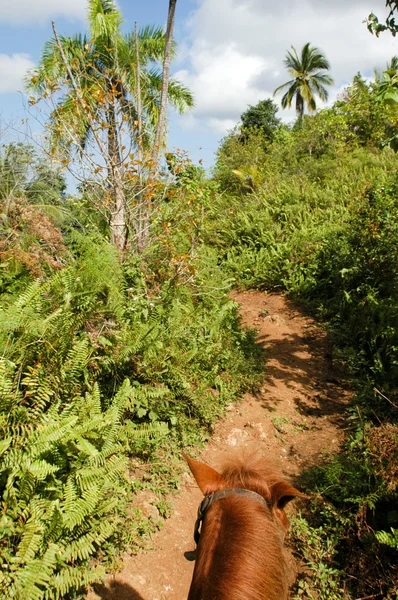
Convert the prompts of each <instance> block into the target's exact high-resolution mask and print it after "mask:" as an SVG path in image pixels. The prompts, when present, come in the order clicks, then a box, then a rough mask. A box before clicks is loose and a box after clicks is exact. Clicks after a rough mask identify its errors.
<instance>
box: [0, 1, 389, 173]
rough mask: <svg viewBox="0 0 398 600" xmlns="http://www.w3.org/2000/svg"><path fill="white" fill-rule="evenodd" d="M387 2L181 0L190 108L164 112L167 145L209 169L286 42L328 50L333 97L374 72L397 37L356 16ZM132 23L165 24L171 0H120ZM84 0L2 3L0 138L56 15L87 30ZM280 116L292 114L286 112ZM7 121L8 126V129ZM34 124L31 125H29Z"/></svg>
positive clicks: (179, 35)
mask: <svg viewBox="0 0 398 600" xmlns="http://www.w3.org/2000/svg"><path fill="white" fill-rule="evenodd" d="M384 5H385V1H384V0H333V1H332V0H285V1H284V2H279V3H276V2H275V1H274V0H178V1H177V10H176V24H175V38H176V40H177V42H178V44H179V54H178V56H177V59H176V61H175V63H174V64H173V74H174V76H175V77H177V78H178V79H180V80H181V81H182V82H183V83H184V84H185V85H187V86H188V87H190V89H191V90H192V91H193V93H194V96H195V102H196V106H195V109H194V110H193V111H192V112H191V113H190V114H188V115H185V116H182V117H181V116H179V115H176V114H171V116H170V135H169V147H170V148H173V147H179V148H181V149H184V150H188V151H189V152H190V154H191V157H192V159H193V160H195V161H197V160H199V159H200V158H202V159H203V160H204V165H205V166H206V167H210V166H211V165H212V163H213V161H214V152H215V151H216V149H217V146H218V144H219V141H220V139H221V138H222V137H223V135H225V132H226V131H227V130H228V129H230V128H231V127H233V126H234V124H236V123H237V122H238V121H239V116H240V114H241V113H242V112H243V111H244V110H246V108H247V106H248V105H250V104H256V103H257V102H258V101H259V100H261V99H264V98H268V97H272V93H273V90H274V89H275V88H276V87H277V86H278V85H280V84H281V83H283V82H284V81H286V80H287V74H286V72H285V70H284V65H283V58H284V56H285V54H286V50H287V49H289V48H290V45H291V44H293V45H294V46H295V47H297V48H298V49H300V48H301V47H302V46H303V45H304V44H305V43H306V42H308V41H309V42H311V43H312V44H313V45H315V46H317V47H319V48H320V49H321V50H322V51H324V52H325V54H326V56H327V58H328V59H329V61H330V63H331V67H332V69H331V74H332V76H333V77H334V81H335V84H334V86H333V87H332V88H331V90H330V101H333V100H334V99H335V98H336V97H337V96H338V94H339V93H340V92H341V91H342V90H343V88H344V86H345V85H347V84H348V83H349V82H350V81H351V80H352V77H353V76H354V75H355V74H356V73H357V72H358V71H361V72H362V73H363V74H364V75H366V76H371V74H372V71H373V69H374V68H378V69H382V68H383V67H384V66H385V64H386V62H387V61H388V60H390V59H391V57H392V56H393V55H394V54H398V39H395V38H393V37H392V36H391V35H390V34H388V33H385V34H383V35H381V36H380V38H379V39H377V38H375V37H374V36H371V35H370V34H369V33H368V32H367V30H366V26H365V25H364V24H363V22H362V21H363V20H364V19H365V18H366V16H367V15H368V14H369V13H370V12H371V11H372V10H373V11H374V12H376V13H377V14H378V15H379V16H380V17H383V15H385V7H384ZM118 6H119V8H120V10H121V12H122V15H123V17H124V20H125V24H124V27H125V28H126V30H131V29H133V27H134V21H135V20H137V21H138V23H139V24H140V25H145V24H160V25H164V24H165V21H166V18H167V9H168V0H144V1H131V0H118ZM85 7H86V3H85V1H84V0H8V2H7V3H6V5H5V6H3V7H2V10H1V11H0V136H1V143H6V142H8V141H11V139H13V138H15V136H16V135H17V133H16V132H17V131H18V130H19V131H21V130H22V131H23V130H24V128H26V125H24V124H22V123H21V120H22V119H23V118H24V117H25V116H26V115H25V114H24V110H23V101H22V100H23V96H22V94H21V93H20V92H17V90H22V89H23V86H22V83H21V79H22V76H23V73H24V72H25V71H26V69H27V68H28V67H32V66H33V65H34V64H36V63H37V61H38V59H39V57H40V53H41V50H42V47H43V44H44V42H45V41H46V40H47V39H49V38H50V37H51V36H52V30H51V20H52V19H54V20H55V22H56V25H57V29H58V31H59V33H61V34H63V35H68V34H73V33H76V32H79V31H84V30H85V28H86V23H85ZM280 116H282V117H283V118H284V120H286V121H289V120H291V119H292V118H294V114H293V113H292V112H291V111H290V112H289V111H288V112H286V111H284V112H281V113H280ZM10 124H11V126H10ZM32 127H33V129H35V127H36V128H37V126H33V125H32Z"/></svg>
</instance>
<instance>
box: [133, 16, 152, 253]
mask: <svg viewBox="0 0 398 600" xmlns="http://www.w3.org/2000/svg"><path fill="white" fill-rule="evenodd" d="M135 60H136V69H135V78H136V105H137V156H138V163H139V164H138V188H139V190H138V196H137V227H136V231H137V250H138V252H139V253H141V252H142V250H143V249H144V245H145V238H146V232H145V213H146V209H145V198H144V194H143V193H142V164H143V152H142V101H141V65H140V51H139V40H138V25H137V21H136V22H135ZM146 201H147V202H150V199H149V198H148V199H147V200H146Z"/></svg>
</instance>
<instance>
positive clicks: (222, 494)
mask: <svg viewBox="0 0 398 600" xmlns="http://www.w3.org/2000/svg"><path fill="white" fill-rule="evenodd" d="M227 496H246V498H251V499H252V500H255V501H256V502H259V503H260V504H262V505H263V506H265V507H266V508H269V504H268V502H267V501H266V500H264V498H263V497H262V496H260V494H257V492H252V491H251V490H245V489H242V488H231V489H229V490H220V491H219V492H212V493H211V494H207V496H205V497H204V498H203V500H202V502H201V503H200V504H199V508H198V516H197V518H196V523H195V530H194V534H193V537H194V540H195V542H196V545H198V543H199V538H200V530H201V524H202V522H203V521H204V518H205V516H206V513H207V511H208V510H209V508H210V506H211V505H212V504H213V502H216V501H217V500H222V499H223V498H226V497H227Z"/></svg>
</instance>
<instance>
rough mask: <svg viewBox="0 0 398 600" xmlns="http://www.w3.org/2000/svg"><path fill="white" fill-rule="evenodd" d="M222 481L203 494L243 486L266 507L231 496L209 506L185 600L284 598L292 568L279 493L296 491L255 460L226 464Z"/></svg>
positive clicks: (262, 461)
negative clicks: (285, 539) (189, 587)
mask: <svg viewBox="0 0 398 600" xmlns="http://www.w3.org/2000/svg"><path fill="white" fill-rule="evenodd" d="M221 477H222V480H223V483H220V482H218V483H217V482H212V483H211V484H210V485H209V486H208V488H207V489H206V493H207V494H208V493H211V492H216V491H219V490H221V489H228V488H244V489H247V490H251V491H253V492H256V493H258V494H260V495H261V496H262V497H263V498H264V499H265V500H266V502H267V504H268V507H266V506H264V505H262V504H261V503H260V502H256V501H253V499H250V498H247V497H244V496H233V495H232V496H228V497H226V498H224V499H223V500H222V501H218V502H214V503H213V504H212V505H211V507H210V508H209V510H208V512H207V514H206V518H205V520H204V523H203V526H202V532H201V536H200V540H199V545H198V549H197V556H196V565H195V570H194V575H193V579H192V584H191V590H190V594H189V597H188V600H286V599H287V598H288V588H289V582H290V579H291V569H290V568H289V562H288V557H287V553H286V551H285V549H284V547H283V541H284V537H285V534H286V531H287V527H288V520H287V517H286V515H285V512H284V510H283V508H284V500H283V498H284V497H285V496H283V497H282V496H281V493H283V491H282V492H281V489H282V488H283V490H288V493H287V496H286V497H288V499H292V497H293V496H294V495H299V492H297V490H294V488H292V487H291V486H290V484H289V483H288V482H286V479H285V478H282V477H281V475H280V473H279V472H278V471H277V470H276V469H275V467H274V466H272V465H271V464H270V463H269V462H267V461H264V460H262V459H258V458H256V457H255V456H252V457H250V458H249V459H247V460H246V459H244V460H242V459H241V460H231V461H229V463H228V464H227V465H226V466H225V467H224V469H223V470H222V472H221ZM220 481H221V480H220ZM281 486H282V488H281ZM289 491H291V493H290V492H289ZM293 491H294V492H297V494H294V493H293ZM289 493H290V495H289ZM287 501H288V500H287Z"/></svg>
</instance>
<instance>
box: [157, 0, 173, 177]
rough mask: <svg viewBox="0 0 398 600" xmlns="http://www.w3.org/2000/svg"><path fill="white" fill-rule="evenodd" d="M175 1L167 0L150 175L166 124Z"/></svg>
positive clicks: (158, 152)
mask: <svg viewBox="0 0 398 600" xmlns="http://www.w3.org/2000/svg"><path fill="white" fill-rule="evenodd" d="M176 4H177V0H169V13H168V17H167V29H166V45H165V50H164V60H163V79H162V92H161V96H160V110H159V121H158V125H157V128H156V136H155V145H154V147H153V151H152V162H153V166H152V168H151V172H152V175H154V173H155V172H156V170H157V167H158V162H159V154H160V148H161V145H162V141H163V136H164V128H165V122H166V109H167V95H168V89H169V77H170V62H171V51H172V45H173V29H174V15H175V9H176Z"/></svg>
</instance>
